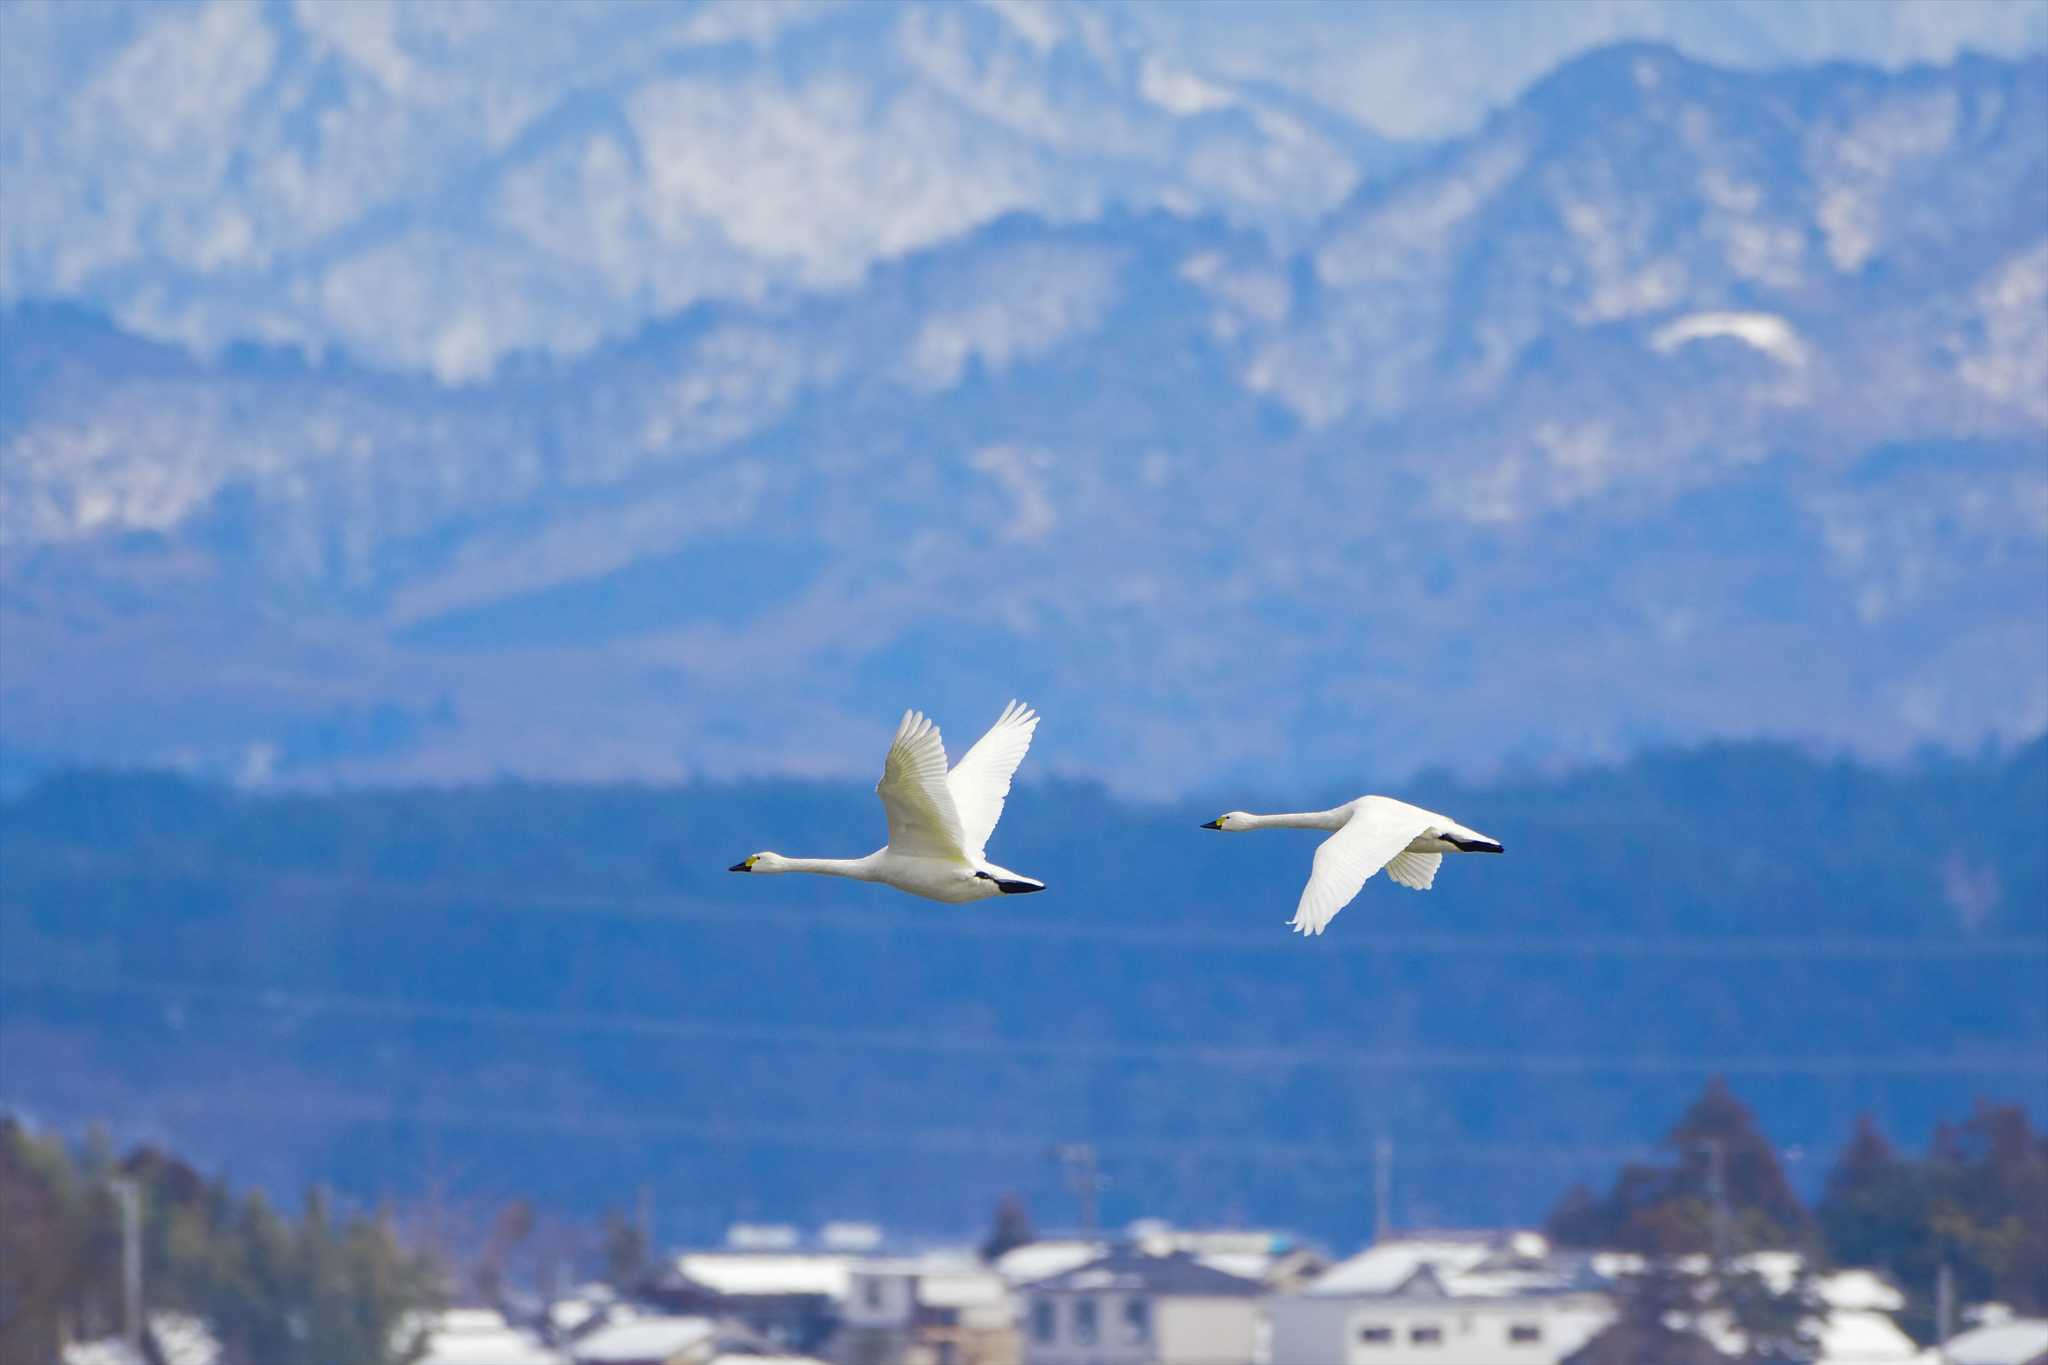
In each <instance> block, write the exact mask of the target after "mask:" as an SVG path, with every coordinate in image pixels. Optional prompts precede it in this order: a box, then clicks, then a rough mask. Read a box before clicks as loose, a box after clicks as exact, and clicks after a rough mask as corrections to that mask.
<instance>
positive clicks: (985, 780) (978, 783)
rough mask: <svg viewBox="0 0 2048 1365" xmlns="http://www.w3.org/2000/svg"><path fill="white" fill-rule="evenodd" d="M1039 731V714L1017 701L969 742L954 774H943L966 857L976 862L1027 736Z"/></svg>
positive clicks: (1021, 757)
mask: <svg viewBox="0 0 2048 1365" xmlns="http://www.w3.org/2000/svg"><path fill="white" fill-rule="evenodd" d="M1036 729H1038V713H1037V712H1036V711H1034V710H1032V709H1031V708H1030V707H1028V706H1026V705H1025V704H1024V703H1023V702H1021V701H1013V702H1011V703H1010V704H1009V705H1008V706H1006V707H1004V708H1003V714H1002V715H1001V716H1000V717H998V718H997V720H996V723H995V724H994V725H991V726H990V727H989V729H988V733H987V734H985V735H983V736H982V737H981V738H980V739H977V740H976V741H974V747H973V748H972V749H969V750H968V751H967V752H966V753H964V754H962V755H960V761H959V762H958V763H956V764H954V765H953V771H952V772H950V773H947V774H946V786H947V787H949V788H951V790H952V792H953V805H954V807H955V808H956V809H958V810H959V812H960V828H961V830H962V831H963V832H964V833H965V835H966V837H967V852H968V854H969V855H970V856H972V857H977V858H978V857H980V856H981V853H982V850H983V849H985V848H986V847H987V846H988V836H989V835H991V834H993V833H995V829H996V821H998V820H1000V819H1002V818H1003V801H1004V799H1005V798H1006V797H1008V796H1009V794H1010V778H1011V777H1012V776H1013V775H1014V774H1015V773H1016V771H1017V765H1018V764H1019V763H1022V762H1023V761H1024V751H1025V750H1027V749H1029V748H1030V747H1031V735H1032V732H1033V731H1035V730H1036Z"/></svg>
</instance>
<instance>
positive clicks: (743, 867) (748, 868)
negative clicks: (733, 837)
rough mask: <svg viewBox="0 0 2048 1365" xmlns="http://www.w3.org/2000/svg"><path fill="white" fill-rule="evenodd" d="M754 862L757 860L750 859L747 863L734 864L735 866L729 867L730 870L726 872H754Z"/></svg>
mask: <svg viewBox="0 0 2048 1365" xmlns="http://www.w3.org/2000/svg"><path fill="white" fill-rule="evenodd" d="M754 862H755V859H754V858H749V859H747V860H746V861H745V862H743V863H734V864H733V865H732V866H731V867H728V868H727V869H726V871H727V872H752V871H753V870H754Z"/></svg>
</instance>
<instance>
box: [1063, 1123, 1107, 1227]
mask: <svg viewBox="0 0 2048 1365" xmlns="http://www.w3.org/2000/svg"><path fill="white" fill-rule="evenodd" d="M1053 1156H1054V1157H1055V1158H1057V1159H1058V1161H1059V1163H1060V1164H1061V1165H1062V1166H1063V1167H1065V1168H1066V1172H1067V1188H1068V1189H1069V1190H1071V1191H1073V1194H1074V1198H1075V1200H1076V1201H1077V1202H1078V1203H1079V1204H1080V1206H1081V1231H1083V1232H1084V1233H1089V1234H1093V1233H1094V1231H1095V1199H1096V1196H1097V1195H1098V1194H1099V1193H1100V1192H1101V1190H1102V1177H1101V1175H1100V1174H1098V1173H1097V1168H1096V1164H1095V1146H1094V1144H1093V1143H1088V1142H1069V1143H1066V1144H1065V1145H1063V1146H1060V1147H1056V1148H1054V1149H1053Z"/></svg>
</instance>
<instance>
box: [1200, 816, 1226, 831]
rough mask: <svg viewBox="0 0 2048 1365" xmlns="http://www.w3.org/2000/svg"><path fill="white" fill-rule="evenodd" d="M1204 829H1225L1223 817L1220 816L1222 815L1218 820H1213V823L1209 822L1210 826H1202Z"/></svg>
mask: <svg viewBox="0 0 2048 1365" xmlns="http://www.w3.org/2000/svg"><path fill="white" fill-rule="evenodd" d="M1202 828H1203V829H1222V828H1223V817H1222V816H1220V815H1219V816H1217V817H1216V818H1215V819H1214V820H1211V821H1210V822H1209V823H1208V824H1206V825H1204V826H1202Z"/></svg>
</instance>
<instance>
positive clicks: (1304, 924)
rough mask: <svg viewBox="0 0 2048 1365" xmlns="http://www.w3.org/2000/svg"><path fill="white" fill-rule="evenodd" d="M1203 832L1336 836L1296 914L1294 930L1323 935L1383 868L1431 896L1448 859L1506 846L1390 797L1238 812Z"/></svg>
mask: <svg viewBox="0 0 2048 1365" xmlns="http://www.w3.org/2000/svg"><path fill="white" fill-rule="evenodd" d="M1202 828H1203V829H1220V830H1224V831H1227V832H1229V833H1232V834H1235V833H1236V832H1237V831H1239V830H1246V829H1327V830H1334V831H1335V833H1333V834H1331V835H1330V837H1329V838H1327V839H1325V840H1323V842H1322V843H1321V844H1320V845H1319V846H1318V847H1317V848H1316V861H1315V867H1314V869H1313V870H1312V871H1310V873H1309V874H1308V885H1307V886H1305V887H1303V888H1302V890H1301V904H1299V905H1298V906H1296V907H1295V910H1294V920H1293V924H1294V929H1295V932H1296V933H1300V934H1320V933H1322V932H1323V930H1324V929H1326V928H1328V927H1329V924H1330V921H1331V920H1333V919H1335V918H1336V917H1337V912H1338V911H1339V910H1342V909H1343V908H1344V907H1345V906H1347V905H1349V904H1351V898H1352V897H1354V896H1356V895H1357V894H1358V891H1359V888H1360V887H1362V886H1364V885H1365V881H1366V878H1368V877H1370V876H1372V874H1373V873H1375V872H1377V871H1379V870H1380V869H1381V868H1383V867H1384V868H1385V869H1386V870H1387V875H1388V876H1389V877H1392V878H1393V879H1394V880H1395V881H1397V882H1399V883H1401V885H1403V886H1406V887H1411V888H1413V889H1414V890H1417V891H1427V890H1429V887H1430V883H1432V882H1434V881H1435V880H1436V869H1437V864H1439V863H1441V862H1442V861H1443V855H1444V854H1446V853H1498V852H1500V851H1501V850H1500V842H1499V841H1498V840H1496V839H1489V838H1487V837H1486V836H1485V835H1484V834H1481V833H1480V832H1479V831H1477V830H1472V829H1466V828H1465V827H1464V826H1463V825H1461V824H1459V823H1458V822H1457V821H1455V820H1453V819H1451V818H1450V817H1449V816H1444V815H1438V814H1437V813H1436V812H1435V811H1428V810H1424V809H1422V807H1420V806H1411V805H1409V804H1408V803H1407V802H1406V801H1396V800H1394V799H1392V798H1391V797H1386V796H1361V797H1359V798H1358V799H1357V800H1356V801H1347V802H1345V803H1344V804H1343V805H1341V806H1338V807H1337V808H1336V809H1334V810H1318V811H1307V812H1304V813H1302V814H1299V815H1252V814H1250V813H1249V812H1246V811H1241V810H1234V811H1231V812H1229V813H1228V814H1226V815H1219V816H1217V817H1216V818H1215V819H1214V820H1211V821H1210V822H1209V823H1208V824H1206V825H1203V826H1202Z"/></svg>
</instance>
